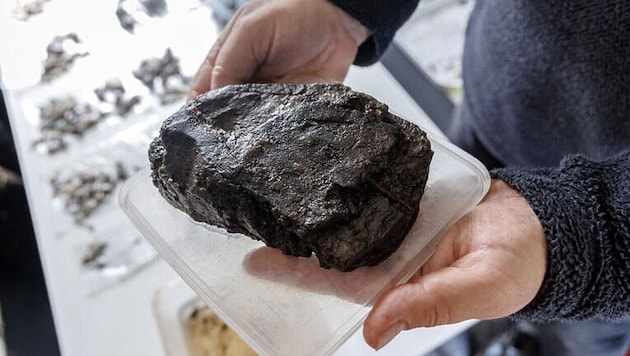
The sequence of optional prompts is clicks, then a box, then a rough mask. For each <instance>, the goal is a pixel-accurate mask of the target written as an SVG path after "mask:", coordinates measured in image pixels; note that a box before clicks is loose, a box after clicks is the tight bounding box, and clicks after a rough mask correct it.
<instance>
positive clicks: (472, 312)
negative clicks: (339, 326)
mask: <svg viewBox="0 0 630 356" xmlns="http://www.w3.org/2000/svg"><path fill="white" fill-rule="evenodd" d="M482 272H483V273H482ZM487 272H488V271H483V270H482V269H479V268H476V267H470V268H469V267H460V266H457V267H453V266H450V267H446V268H442V269H439V270H437V271H434V272H432V273H430V274H427V275H424V276H420V277H417V279H416V280H415V281H412V282H408V283H406V284H402V285H400V286H396V287H393V288H392V289H390V290H388V291H386V292H384V293H383V294H382V295H381V296H379V298H378V299H377V301H376V303H375V304H374V307H373V308H372V311H371V312H370V314H369V315H368V317H367V319H366V321H365V323H364V327H363V336H364V338H365V341H366V342H367V343H368V345H370V346H371V347H373V348H374V349H377V350H378V349H380V348H382V347H383V346H385V345H386V344H387V343H389V342H390V341H391V340H392V339H393V338H394V337H395V336H396V335H397V334H398V333H400V332H401V331H402V330H407V329H412V328H416V327H431V326H437V325H444V324H451V323H456V322H460V321H464V320H469V319H477V318H496V317H501V316H505V315H508V314H510V311H511V310H512V309H509V308H502V306H501V305H500V302H501V299H502V296H501V295H500V293H496V291H497V289H496V288H493V287H492V286H491V285H490V284H491V283H489V281H491V280H493V279H494V278H489V276H488V275H487V274H488V273H487ZM484 273H485V274H486V275H485V276H484V275H483V274H484ZM494 280H496V279H494ZM504 309H505V310H504ZM503 313H505V314H503ZM502 314H503V315H502Z"/></svg>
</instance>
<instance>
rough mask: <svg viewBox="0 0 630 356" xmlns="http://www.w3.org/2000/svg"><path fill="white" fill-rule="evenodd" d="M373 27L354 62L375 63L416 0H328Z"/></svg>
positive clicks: (405, 19) (407, 17)
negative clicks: (370, 34)
mask: <svg viewBox="0 0 630 356" xmlns="http://www.w3.org/2000/svg"><path fill="white" fill-rule="evenodd" d="M330 2H332V3H333V4H335V5H336V6H337V7H339V8H340V9H342V10H344V11H345V12H346V13H348V14H349V15H350V16H352V17H354V18H355V19H357V21H359V22H360V23H361V24H362V25H363V26H365V27H366V28H368V29H369V30H371V31H372V36H371V37H370V38H368V39H367V40H366V41H365V42H364V43H363V44H362V45H361V47H359V52H358V54H357V57H356V59H355V61H354V64H356V65H362V66H365V65H370V64H373V63H375V62H376V61H377V60H378V59H379V58H380V57H381V55H382V54H383V53H384V52H385V50H386V49H387V47H388V46H389V44H390V43H391V41H392V39H393V38H394V34H395V33H396V31H397V30H398V29H399V28H400V26H402V24H403V23H404V22H405V21H407V19H409V17H410V16H411V14H412V13H413V11H414V10H415V9H416V6H418V2H419V0H330Z"/></svg>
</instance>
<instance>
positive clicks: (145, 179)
mask: <svg viewBox="0 0 630 356" xmlns="http://www.w3.org/2000/svg"><path fill="white" fill-rule="evenodd" d="M429 139H430V140H431V143H432V148H433V150H434V152H435V154H434V157H433V160H432V162H431V167H430V170H429V179H428V182H427V186H426V189H425V193H424V196H423V197H422V200H421V202H420V213H419V216H418V219H417V221H416V223H415V224H414V226H413V227H412V228H411V231H410V232H409V235H408V236H407V238H406V239H405V241H404V242H403V244H402V245H401V247H400V248H399V249H398V250H397V251H396V252H395V253H394V254H393V255H392V256H390V257H389V258H388V259H387V260H385V261H384V262H382V263H381V264H379V265H377V266H374V267H361V268H358V269H356V270H354V271H352V272H345V273H344V272H339V271H336V270H326V269H323V268H320V267H319V265H318V262H317V260H316V259H315V258H295V257H288V256H284V255H282V254H281V253H280V252H277V251H276V250H274V249H271V248H268V247H265V246H264V245H263V244H262V243H261V242H259V241H254V240H252V239H250V238H248V237H246V236H243V235H239V234H230V233H227V232H226V231H225V230H223V229H219V228H217V227H213V226H209V225H206V224H201V223H197V222H194V221H193V220H192V219H190V218H189V217H188V216H187V215H186V214H185V213H183V212H181V211H179V210H177V209H175V208H173V207H172V206H171V205H169V204H168V203H167V202H166V200H164V199H163V198H162V196H161V195H160V194H159V192H158V190H157V189H156V188H155V187H154V186H153V184H152V183H151V179H150V176H149V174H150V172H149V171H148V170H143V171H140V172H138V173H137V174H136V175H135V176H133V177H132V178H131V179H129V180H128V181H127V182H126V183H125V185H124V186H123V187H122V189H121V191H120V204H121V206H122V208H123V210H124V211H125V212H126V213H127V215H128V216H129V218H130V219H131V221H132V222H133V223H134V224H135V225H136V226H137V227H138V229H139V230H140V231H141V232H142V233H143V234H144V236H145V237H146V238H147V239H148V240H149V242H151V243H152V244H153V246H154V247H155V248H156V249H157V251H158V253H159V254H160V255H161V256H162V257H163V258H164V259H165V260H166V261H167V262H168V263H169V264H170V265H171V266H172V267H173V268H174V269H175V270H176V271H177V273H178V274H179V275H180V276H181V277H182V278H183V279H184V280H185V281H186V282H187V283H188V285H189V286H190V287H191V288H192V289H193V290H194V291H195V292H196V293H197V294H198V295H199V296H200V297H201V298H202V299H203V300H204V301H205V302H206V303H207V304H208V306H209V307H210V308H212V309H213V311H214V312H215V313H217V314H218V315H219V316H220V317H221V319H223V320H224V321H225V322H226V324H228V325H229V326H230V327H231V328H232V329H233V330H234V331H236V332H237V333H238V334H239V335H240V336H241V337H242V338H243V339H244V340H245V341H246V342H247V343H248V344H249V345H250V346H251V347H252V348H253V349H254V350H255V351H256V352H258V353H260V354H263V355H330V354H332V353H333V352H334V351H335V350H336V349H337V348H338V347H339V346H340V345H341V344H342V343H344V342H345V341H346V340H347V339H348V338H349V337H350V336H352V334H353V333H354V332H355V331H356V330H357V329H358V328H359V327H360V326H361V323H362V322H363V320H364V319H365V318H366V316H367V314H368V312H369V311H370V308H371V305H372V303H373V302H374V300H375V299H376V297H377V296H378V295H379V294H380V293H381V292H382V291H383V290H385V289H387V288H389V287H391V286H394V285H397V284H400V283H404V282H405V281H406V280H408V279H409V277H411V275H413V274H414V273H415V272H416V271H417V270H418V269H419V268H420V267H421V266H422V264H423V263H424V262H425V261H426V259H427V258H428V257H429V256H430V255H431V253H432V252H433V251H434V249H435V246H436V244H437V242H438V240H439V238H440V236H441V235H442V232H443V231H444V230H446V229H447V228H448V227H449V226H450V225H451V224H453V223H454V222H455V221H457V220H458V219H459V218H460V217H462V216H463V215H464V214H466V213H467V212H468V211H469V210H470V209H472V208H473V207H474V206H475V205H476V204H477V203H478V202H479V201H480V200H481V198H482V197H483V196H484V195H485V193H486V192H487V190H488V189H489V186H490V177H489V174H488V172H487V170H486V169H485V167H484V166H483V165H482V164H481V163H480V162H478V161H477V160H476V159H474V158H473V157H471V156H470V155H468V154H466V153H464V152H463V151H461V150H460V149H458V148H457V147H455V146H454V145H452V144H450V143H448V142H446V141H445V140H443V139H441V138H439V137H436V136H435V135H431V134H429Z"/></svg>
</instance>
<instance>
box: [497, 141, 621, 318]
mask: <svg viewBox="0 0 630 356" xmlns="http://www.w3.org/2000/svg"><path fill="white" fill-rule="evenodd" d="M492 176H493V177H495V178H499V179H502V180H503V181H505V182H507V183H508V184H509V185H510V186H512V187H513V188H515V189H516V190H518V191H519V192H520V193H521V194H522V195H523V196H524V197H525V199H526V200H527V201H528V202H529V204H530V205H531V207H532V208H533V210H534V212H535V213H536V215H537V216H538V218H539V219H540V221H541V223H542V226H543V228H544V230H545V234H546V238H547V251H548V261H547V272H546V276H545V279H544V282H543V285H542V287H541V289H540V291H539V292H538V295H537V296H536V298H535V299H534V300H533V301H532V302H531V303H530V304H529V305H527V306H526V307H525V308H523V309H522V310H520V311H519V312H518V313H516V314H515V315H514V317H515V318H520V319H527V320H532V321H552V320H580V319H586V318H591V317H600V318H603V319H616V318H621V317H626V316H628V315H630V302H629V301H630V150H628V151H625V152H623V153H621V154H620V155H619V156H616V157H615V158H612V159H610V160H607V161H603V162H594V161H590V160H588V159H586V158H585V157H583V156H571V157H567V158H565V159H564V160H563V161H562V163H561V166H560V167H559V168H557V169H539V170H525V169H513V168H506V169H500V170H495V171H493V172H492Z"/></svg>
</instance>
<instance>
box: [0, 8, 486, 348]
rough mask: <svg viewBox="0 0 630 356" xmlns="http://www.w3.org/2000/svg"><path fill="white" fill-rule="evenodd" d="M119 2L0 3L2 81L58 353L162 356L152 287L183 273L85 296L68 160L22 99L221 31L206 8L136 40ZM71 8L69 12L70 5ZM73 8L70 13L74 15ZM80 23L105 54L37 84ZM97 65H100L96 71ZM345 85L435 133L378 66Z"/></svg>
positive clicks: (412, 338)
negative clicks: (53, 189)
mask: <svg viewBox="0 0 630 356" xmlns="http://www.w3.org/2000/svg"><path fill="white" fill-rule="evenodd" d="M116 3H117V1H114V0H111V1H98V2H93V1H78V0H77V1H70V0H56V1H53V2H50V3H46V4H45V6H44V13H43V14H41V15H38V16H37V17H33V18H32V19H31V20H29V22H25V23H24V22H18V21H16V20H15V19H13V18H12V17H11V16H10V12H11V10H12V6H13V3H12V2H8V4H7V2H2V4H1V5H0V43H3V46H4V50H1V51H0V63H2V72H3V78H4V80H5V82H4V84H5V88H4V91H5V95H6V98H5V99H6V102H7V106H8V112H9V117H10V120H11V124H12V129H13V134H14V138H15V142H16V145H17V151H18V155H19V159H20V163H21V166H22V173H23V178H24V182H25V187H26V190H27V196H28V200H29V205H30V209H31V214H32V218H33V225H34V227H35V232H36V237H37V242H38V247H39V252H40V255H41V259H42V266H43V270H44V274H45V278H46V282H47V288H48V292H49V296H50V299H51V305H52V312H53V317H54V320H55V326H56V330H57V335H58V337H59V344H60V347H61V350H62V353H63V354H64V355H71V356H74V355H77V356H79V355H134V356H135V355H162V354H164V349H163V346H162V341H161V338H160V335H159V333H158V329H157V324H156V320H155V315H154V312H153V309H152V300H153V297H154V293H155V291H156V289H158V288H159V287H160V286H163V285H164V284H165V283H168V282H169V281H171V280H173V279H174V278H178V276H177V274H176V273H175V272H174V271H173V270H172V269H171V268H170V267H169V266H168V265H167V264H166V263H165V262H164V261H162V260H159V259H158V260H156V261H155V262H153V263H151V264H149V265H148V266H146V267H145V268H143V269H142V270H140V271H138V272H137V273H135V274H133V275H132V276H130V277H129V278H128V279H127V280H125V281H122V282H121V283H118V284H116V285H114V286H111V287H109V288H106V289H104V290H102V291H100V292H99V293H96V294H93V295H89V294H88V293H86V292H85V289H86V281H85V271H84V270H83V269H82V267H81V266H80V264H79V263H78V262H79V261H78V257H77V256H78V253H77V248H78V247H77V246H79V245H81V244H84V243H85V239H86V235H89V232H86V230H85V229H83V228H79V227H73V226H72V223H71V221H70V220H69V219H68V218H67V217H64V215H63V212H61V211H60V210H59V209H55V207H54V206H53V205H52V204H51V197H50V187H49V186H48V185H47V184H46V182H47V179H48V178H49V177H50V174H51V171H52V170H53V169H56V168H59V167H60V166H63V164H64V163H62V162H63V160H58V161H55V160H54V159H50V158H48V157H47V156H46V155H42V154H41V153H38V152H36V151H34V150H33V149H32V147H31V142H32V141H33V139H34V138H36V135H37V133H36V132H35V130H34V126H33V120H34V119H33V117H32V112H29V111H28V110H24V107H25V106H26V107H28V105H26V104H25V102H27V103H28V102H34V101H37V100H41V96H42V95H52V94H55V93H56V91H57V90H59V88H60V87H64V86H65V88H67V89H70V90H87V88H94V86H93V85H94V84H95V83H97V82H98V80H101V79H102V78H105V79H106V78H107V76H104V73H107V74H108V75H109V73H111V75H112V76H116V75H119V74H120V73H122V72H123V71H125V70H126V71H128V70H129V69H132V68H133V67H132V66H133V64H134V63H138V62H137V61H138V58H140V57H139V56H142V55H143V54H145V56H147V57H150V56H155V54H156V53H159V52H156V49H159V51H162V50H163V48H164V46H166V45H168V46H172V48H174V52H175V54H176V55H178V56H180V57H181V59H182V67H183V69H184V70H187V71H188V72H191V71H192V70H194V68H195V67H196V65H197V64H198V63H199V62H200V60H201V58H202V57H203V55H204V53H205V51H206V50H207V48H208V47H209V46H210V44H211V42H212V40H213V38H215V36H216V32H215V31H214V29H213V27H212V26H209V25H208V23H207V19H208V17H207V13H205V12H204V10H201V9H198V10H195V12H194V13H195V15H194V16H195V17H194V19H195V21H192V20H190V21H188V20H186V21H183V22H182V21H181V20H180V21H179V22H177V23H178V24H179V25H178V27H177V28H178V33H177V36H175V37H169V36H168V35H164V33H162V32H153V33H152V31H148V30H147V31H145V32H143V30H142V29H140V30H139V31H138V33H137V34H136V36H135V37H133V36H130V35H128V34H127V33H124V32H122V31H121V30H120V29H119V28H118V27H117V24H115V22H114V21H115V19H114V18H113V11H114V9H115V7H116ZM171 3H172V2H169V5H171ZM180 3H182V2H181V1H180ZM189 3H193V1H189V2H186V4H187V5H182V6H181V7H180V8H178V9H182V8H185V6H188V5H190V4H189ZM68 9H72V10H71V12H68ZM182 11H183V10H182ZM70 13H72V14H73V15H69V14H70ZM77 14H80V15H77ZM182 14H183V12H182ZM180 15H181V14H180ZM202 19H203V20H204V23H202ZM161 21H163V22H164V23H163V24H162V25H168V20H161ZM147 24H148V22H147ZM170 25H171V26H173V24H170ZM146 27H147V28H148V27H149V25H147V26H146ZM79 29H82V30H83V29H84V30H85V31H84V33H85V34H86V35H85V39H86V40H87V41H86V43H85V45H86V46H88V45H90V44H91V45H93V46H94V47H91V48H89V50H90V51H91V53H92V54H91V55H90V56H93V57H98V56H101V57H100V58H94V59H93V61H92V59H90V60H88V59H86V61H85V62H86V63H85V65H83V64H82V63H80V62H77V64H76V66H75V68H73V71H75V74H77V73H79V74H77V75H76V76H75V77H73V78H71V79H68V80H67V81H66V79H63V80H61V81H60V83H61V84H59V85H57V86H55V87H54V88H53V89H50V88H48V89H47V88H42V87H40V85H39V84H37V76H38V75H39V67H38V66H39V62H40V60H41V59H42V58H43V57H42V53H43V51H44V48H45V45H46V43H47V42H48V41H49V40H50V39H51V38H52V36H54V35H57V34H65V33H66V32H68V31H77V30H79ZM79 34H80V35H81V32H79ZM160 34H162V37H160ZM192 36H197V37H196V38H199V40H200V42H201V43H203V45H202V46H197V47H204V48H192V49H191V47H190V46H188V47H187V46H185V45H181V46H179V47H178V46H177V42H178V39H181V38H191V37H192ZM138 38H141V39H142V40H143V41H144V42H143V46H137V47H134V45H133V43H135V42H131V41H132V40H137V39H138ZM125 46H127V47H125ZM116 49H124V50H125V51H126V50H128V52H120V51H116ZM145 50H146V52H143V51H145ZM160 54H161V53H160ZM90 61H92V62H90ZM94 68H100V70H99V71H95V70H94ZM81 71H83V72H81ZM347 84H349V85H351V86H352V87H354V88H355V89H357V90H360V91H364V92H367V93H369V94H372V95H373V96H375V97H376V98H378V99H380V100H382V101H384V102H386V103H387V104H388V105H390V107H391V109H392V110H393V111H395V112H397V113H399V114H400V115H402V116H404V117H406V118H408V119H410V120H412V121H416V122H418V123H420V124H422V125H423V126H424V127H425V128H428V129H433V130H437V128H435V127H434V125H433V124H432V122H431V121H430V120H429V119H428V118H427V117H426V116H425V115H424V114H423V112H422V110H420V109H419V108H418V107H417V106H416V105H415V103H414V102H413V100H412V99H411V98H410V97H409V96H408V95H407V94H406V93H405V92H404V90H402V88H401V87H400V86H399V85H398V84H397V83H396V82H395V81H394V80H393V79H392V78H391V77H390V76H389V74H388V73H387V71H386V70H385V69H384V68H383V67H382V66H380V65H375V66H373V67H370V68H367V69H366V68H352V70H351V71H350V73H349V76H348V79H347ZM77 88H78V89H77ZM30 105H31V106H32V103H31V104H30ZM174 107H175V106H171V107H165V108H161V109H160V110H152V109H151V108H148V109H146V110H145V111H144V112H141V113H139V114H138V116H140V117H141V116H142V115H145V116H146V117H147V122H150V123H152V122H153V121H155V120H158V121H159V118H160V115H165V113H167V112H170V111H172V110H173V108H174ZM31 109H32V108H31ZM156 118H157V119H156ZM134 120H136V121H134V122H133V123H138V122H141V119H134ZM150 120H153V121H150ZM156 122H157V121H156ZM147 125H148V126H150V124H147ZM130 126H132V125H131V124H123V125H122V126H121V127H124V128H128V127H130ZM115 132H116V128H115V127H114V128H110V129H107V130H104V131H102V132H101V133H100V135H101V137H110V136H111V135H113V134H114V133H115ZM145 132H146V131H145ZM94 137H98V136H94ZM139 140H142V138H140V139H139ZM86 149H87V148H86ZM79 151H80V150H79ZM142 154H144V152H143V153H142ZM116 216H118V215H116ZM107 219H110V221H108V223H109V224H112V225H115V227H116V229H117V230H116V231H118V232H122V233H129V234H133V233H136V230H135V228H134V227H133V225H131V223H130V222H129V221H127V220H125V219H124V218H116V219H114V220H111V217H107ZM95 224H98V221H97V222H95ZM473 323H474V322H465V323H461V324H457V325H452V326H445V327H440V328H432V329H417V330H413V331H409V332H405V333H403V334H402V335H400V337H398V338H397V339H396V340H394V342H392V343H391V344H390V345H389V346H387V347H385V348H384V349H382V350H381V351H380V352H378V353H374V352H373V351H371V349H369V347H368V346H367V345H366V344H365V343H364V342H363V341H362V337H361V335H360V332H359V333H357V334H356V335H355V336H354V337H353V338H352V339H350V340H349V341H348V343H347V344H346V345H344V346H342V348H341V349H340V350H339V351H338V352H337V355H370V354H378V355H420V354H423V353H425V352H427V351H429V350H431V349H433V348H434V347H436V346H438V345H440V344H441V343H443V342H444V341H446V340H448V339H449V338H451V337H452V336H453V335H455V334H457V333H459V332H461V331H462V330H464V329H466V328H467V327H469V326H471V325H472V324H473Z"/></svg>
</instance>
